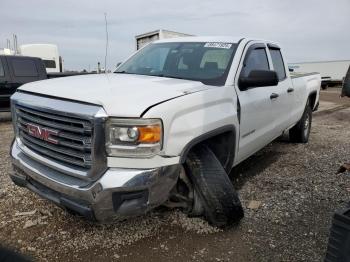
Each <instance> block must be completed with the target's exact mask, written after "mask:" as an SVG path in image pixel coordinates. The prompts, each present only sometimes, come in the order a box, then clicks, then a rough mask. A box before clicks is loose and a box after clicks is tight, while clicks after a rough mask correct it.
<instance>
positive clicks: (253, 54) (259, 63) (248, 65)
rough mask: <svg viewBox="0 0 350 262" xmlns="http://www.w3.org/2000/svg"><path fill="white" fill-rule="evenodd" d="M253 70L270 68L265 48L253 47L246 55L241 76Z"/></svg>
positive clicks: (246, 75) (245, 75)
mask: <svg viewBox="0 0 350 262" xmlns="http://www.w3.org/2000/svg"><path fill="white" fill-rule="evenodd" d="M253 70H270V67H269V60H268V59H267V54H266V50H265V48H257V49H253V50H251V51H250V52H249V54H248V56H246V58H245V60H244V64H243V68H242V72H241V77H248V75H249V73H250V72H251V71H253Z"/></svg>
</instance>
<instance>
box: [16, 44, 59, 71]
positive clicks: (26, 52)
mask: <svg viewBox="0 0 350 262" xmlns="http://www.w3.org/2000/svg"><path fill="white" fill-rule="evenodd" d="M19 52H20V54H21V55H23V56H32V57H39V58H41V59H42V60H43V61H44V63H45V67H46V71H47V72H48V73H59V72H63V65H62V59H61V57H60V55H59V53H58V47H57V45H53V44H28V45H21V46H20V47H19Z"/></svg>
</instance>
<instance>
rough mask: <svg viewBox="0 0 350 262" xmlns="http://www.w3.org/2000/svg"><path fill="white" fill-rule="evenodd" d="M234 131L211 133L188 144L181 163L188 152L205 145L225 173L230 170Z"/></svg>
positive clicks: (233, 149)
mask: <svg viewBox="0 0 350 262" xmlns="http://www.w3.org/2000/svg"><path fill="white" fill-rule="evenodd" d="M235 142H236V139H235V131H234V129H232V127H231V129H230V130H227V131H223V132H222V133H216V132H215V131H214V133H211V135H208V134H206V135H203V136H200V137H199V138H197V139H195V140H194V141H193V142H190V143H189V144H188V145H187V146H186V148H185V150H184V151H183V154H182V155H181V162H182V163H184V162H185V160H186V157H187V154H188V152H189V151H191V150H192V149H193V148H195V147H196V146H198V145H202V144H205V145H206V146H208V147H209V149H210V150H211V151H212V152H213V153H214V154H215V156H216V158H217V159H218V160H219V162H220V163H221V165H222V166H223V167H224V168H225V170H226V172H229V171H230V170H231V167H232V164H233V160H234V154H235Z"/></svg>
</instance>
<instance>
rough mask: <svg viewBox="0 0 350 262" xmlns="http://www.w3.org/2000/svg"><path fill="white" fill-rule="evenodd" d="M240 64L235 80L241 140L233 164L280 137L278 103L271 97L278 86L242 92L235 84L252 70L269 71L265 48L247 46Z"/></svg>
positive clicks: (263, 45) (257, 45) (258, 45)
mask: <svg viewBox="0 0 350 262" xmlns="http://www.w3.org/2000/svg"><path fill="white" fill-rule="evenodd" d="M241 61H242V62H241V64H240V66H239V68H238V73H237V77H236V79H235V85H236V87H237V88H236V90H237V95H238V99H239V111H240V112H239V115H240V141H239V150H238V156H237V158H236V162H240V161H242V160H244V159H245V158H247V157H249V156H250V155H251V154H253V153H255V152H256V151H258V150H259V149H261V148H262V147H264V146H265V145H267V144H268V143H269V142H271V141H272V140H273V139H274V138H275V137H277V136H278V135H280V134H279V131H278V130H276V128H275V117H276V112H277V111H278V107H277V106H276V105H277V100H276V99H274V98H271V95H272V94H274V93H276V92H277V91H278V88H277V86H265V87H256V88H250V89H248V90H241V89H240V88H239V84H238V82H239V77H247V76H248V75H249V73H250V72H251V71H252V70H271V67H272V66H271V64H270V61H269V58H268V52H267V49H266V45H265V44H264V43H256V42H255V43H254V42H253V43H251V44H248V45H247V46H246V48H245V50H244V52H243V57H242V60H241Z"/></svg>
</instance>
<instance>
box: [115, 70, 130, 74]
mask: <svg viewBox="0 0 350 262" xmlns="http://www.w3.org/2000/svg"><path fill="white" fill-rule="evenodd" d="M114 73H115V74H130V75H134V74H135V73H130V72H126V71H125V70H123V71H115V72H114Z"/></svg>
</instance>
